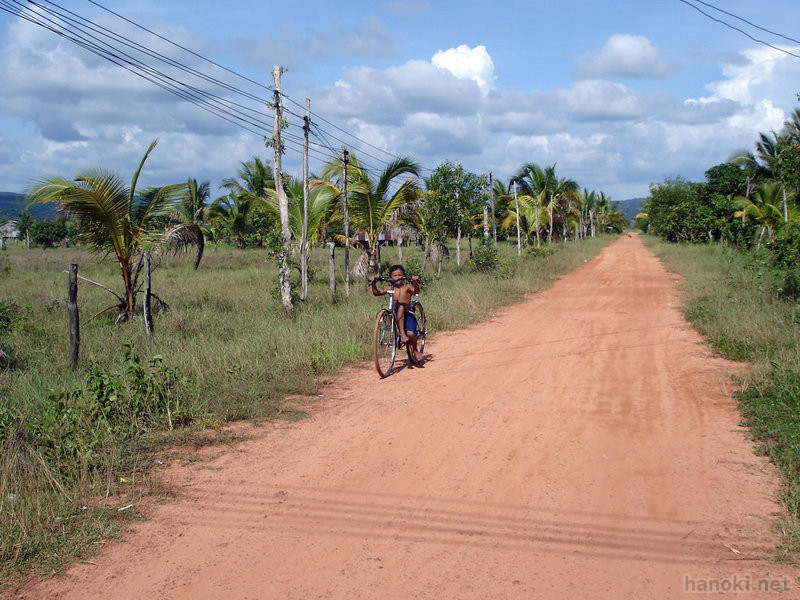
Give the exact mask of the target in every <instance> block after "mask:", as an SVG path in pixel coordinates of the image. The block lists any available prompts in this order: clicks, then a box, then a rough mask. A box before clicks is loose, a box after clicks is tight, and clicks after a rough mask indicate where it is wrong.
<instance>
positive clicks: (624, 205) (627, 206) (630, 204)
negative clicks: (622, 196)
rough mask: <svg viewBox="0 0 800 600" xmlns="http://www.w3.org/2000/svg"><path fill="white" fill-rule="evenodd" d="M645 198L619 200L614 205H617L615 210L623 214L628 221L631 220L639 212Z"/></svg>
mask: <svg viewBox="0 0 800 600" xmlns="http://www.w3.org/2000/svg"><path fill="white" fill-rule="evenodd" d="M646 199H647V198H631V199H629V200H620V201H619V202H615V203H614V204H616V205H617V208H618V209H620V210H621V211H622V212H623V213H624V214H625V218H626V219H628V220H629V221H630V220H631V219H633V218H634V217H635V216H636V215H637V214H638V213H639V212H641V210H640V209H641V207H642V203H643V202H644V201H645V200H646Z"/></svg>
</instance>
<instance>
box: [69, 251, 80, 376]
mask: <svg viewBox="0 0 800 600" xmlns="http://www.w3.org/2000/svg"><path fill="white" fill-rule="evenodd" d="M67 312H68V313H69V364H70V366H71V367H75V366H77V364H78V351H79V349H80V347H81V322H80V319H79V317H78V263H74V262H73V263H69V294H68V295H67Z"/></svg>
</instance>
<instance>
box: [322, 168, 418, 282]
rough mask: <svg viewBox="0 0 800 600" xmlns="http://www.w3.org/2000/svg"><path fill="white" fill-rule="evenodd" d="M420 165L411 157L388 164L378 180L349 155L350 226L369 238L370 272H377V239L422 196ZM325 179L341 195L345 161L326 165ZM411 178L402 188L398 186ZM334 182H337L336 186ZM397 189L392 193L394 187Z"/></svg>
mask: <svg viewBox="0 0 800 600" xmlns="http://www.w3.org/2000/svg"><path fill="white" fill-rule="evenodd" d="M418 173H419V165H418V164H417V163H416V162H415V161H414V160H412V159H411V158H408V157H401V158H397V159H395V160H394V161H392V162H391V163H389V164H388V165H387V166H386V168H385V169H384V170H383V172H381V173H380V175H379V176H378V179H377V180H375V179H373V177H372V175H371V174H370V172H369V171H368V170H367V169H366V168H364V167H362V166H361V164H360V163H359V161H358V158H357V157H356V156H355V155H354V154H350V156H349V159H348V162H347V200H348V202H347V204H348V208H349V218H350V225H351V226H352V227H353V228H354V229H355V230H357V231H361V232H363V233H364V235H365V236H366V245H365V248H364V250H365V256H366V261H367V263H368V268H369V271H370V272H372V273H377V272H378V266H379V265H378V237H379V236H380V234H382V233H384V232H385V231H387V230H388V229H389V228H390V227H392V225H393V224H395V223H396V222H397V221H398V220H399V218H400V217H401V216H402V215H403V213H405V212H408V210H409V205H410V204H411V203H412V202H414V201H415V200H417V198H418V197H419V191H420V190H419V186H418V184H417V175H418ZM322 176H323V177H324V178H325V179H327V180H328V181H327V182H325V183H320V184H318V185H327V186H331V187H333V188H334V189H335V191H337V192H339V194H341V186H342V159H341V158H340V157H336V158H333V159H331V160H330V161H328V163H326V165H325V167H324V169H323V172H322ZM403 176H408V177H407V178H406V179H405V180H404V181H402V183H399V185H398V184H397V183H396V182H397V181H398V180H399V179H400V178H402V177H403ZM334 182H335V183H334ZM395 186H396V190H395V191H394V192H392V187H395Z"/></svg>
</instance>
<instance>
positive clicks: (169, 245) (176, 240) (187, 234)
mask: <svg viewBox="0 0 800 600" xmlns="http://www.w3.org/2000/svg"><path fill="white" fill-rule="evenodd" d="M186 246H195V247H197V257H196V258H195V261H194V268H195V269H196V268H197V267H198V266H200V260H201V259H202V258H203V250H204V248H205V237H204V236H203V230H202V229H200V226H199V225H196V224H195V223H179V224H178V225H173V226H172V227H170V228H169V229H167V230H166V231H165V232H164V235H162V236H161V240H160V241H159V242H158V245H157V246H156V250H158V251H162V250H164V251H167V252H177V251H178V250H180V249H181V248H185V247H186Z"/></svg>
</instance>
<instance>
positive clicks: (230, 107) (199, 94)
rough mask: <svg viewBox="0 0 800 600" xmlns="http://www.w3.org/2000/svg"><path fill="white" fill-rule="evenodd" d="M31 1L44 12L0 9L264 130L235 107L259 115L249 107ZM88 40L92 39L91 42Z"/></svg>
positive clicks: (6, 5)
mask: <svg viewBox="0 0 800 600" xmlns="http://www.w3.org/2000/svg"><path fill="white" fill-rule="evenodd" d="M14 4H16V5H18V6H20V7H21V8H16V7H14ZM31 4H34V5H35V6H37V7H38V8H39V9H40V10H42V11H44V13H46V14H40V13H37V12H35V11H31V10H29V9H28V10H27V11H26V10H25V7H24V6H22V5H21V3H20V2H17V1H16V0H10V1H9V0H3V1H2V2H0V9H2V10H4V11H6V12H9V13H11V14H14V15H16V16H18V17H19V18H22V19H24V20H26V21H29V22H31V23H34V24H36V25H39V26H40V27H43V28H44V29H47V30H49V31H51V32H53V33H55V34H56V35H59V36H60V37H63V38H65V39H67V40H69V41H71V42H73V43H74V44H76V45H78V46H80V47H82V48H84V49H86V50H88V51H89V52H92V53H94V54H96V55H98V56H100V57H102V58H104V59H106V60H108V61H109V62H112V63H114V64H116V65H117V66H120V67H122V68H123V69H125V70H127V71H129V72H131V73H133V74H134V75H136V76H138V77H141V78H143V79H145V80H146V81H148V82H150V83H153V84H155V85H157V86H159V87H161V88H162V89H164V90H166V91H168V92H170V93H173V94H174V95H177V96H178V97H180V98H181V99H183V100H186V101H187V102H190V103H192V104H195V105H196V106H198V107H200V108H203V109H204V110H206V111H208V112H211V113H212V114H215V115H217V116H220V117H221V118H223V119H225V120H226V121H228V122H230V123H233V124H236V125H239V126H242V127H243V128H244V129H247V130H248V131H251V132H253V133H259V134H260V132H255V131H253V130H252V129H251V127H256V128H258V129H260V130H262V131H266V130H268V129H267V127H268V124H267V123H266V122H265V121H262V120H260V119H259V118H258V117H255V116H253V115H252V114H251V115H248V114H245V113H244V112H242V111H241V110H238V109H237V108H235V107H236V106H238V107H242V108H245V109H247V110H249V111H250V112H251V113H255V114H256V115H260V113H259V112H258V111H255V110H253V109H251V108H249V107H244V106H243V105H241V104H238V103H235V102H233V101H231V100H228V99H227V98H222V97H220V96H217V95H215V94H212V93H210V92H207V91H205V90H201V89H199V88H196V87H194V86H191V85H189V84H186V83H184V82H181V81H178V80H176V79H175V78H174V77H172V76H169V75H167V74H165V73H163V72H162V71H159V70H158V69H155V68H153V67H150V66H149V65H146V64H144V63H143V62H142V61H141V60H139V59H136V58H135V57H133V56H131V55H130V54H128V53H126V52H124V51H121V50H119V49H118V48H114V47H113V46H111V45H109V44H108V43H106V42H103V41H102V40H101V39H100V38H98V37H97V36H95V35H93V34H89V35H88V36H86V35H85V34H86V33H87V32H86V31H85V30H83V29H82V28H81V27H80V26H75V25H70V24H69V22H65V21H63V20H62V19H61V17H62V16H63V15H59V14H58V13H57V12H55V11H52V10H51V9H48V8H47V7H43V6H41V5H36V4H35V3H33V2H31ZM48 14H50V15H55V16H56V17H57V19H58V20H54V19H53V18H51V17H49V16H47V15H48ZM92 39H93V40H96V41H92Z"/></svg>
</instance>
